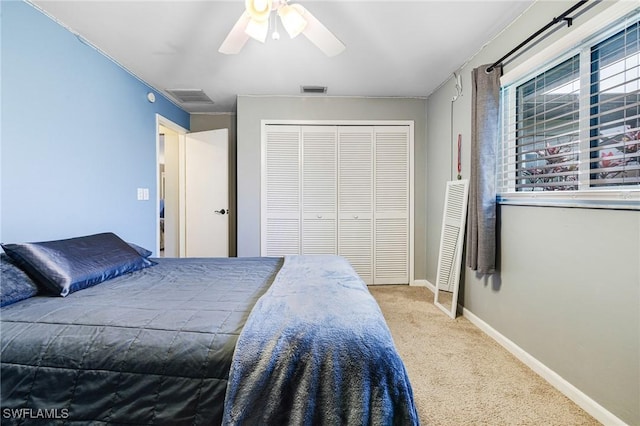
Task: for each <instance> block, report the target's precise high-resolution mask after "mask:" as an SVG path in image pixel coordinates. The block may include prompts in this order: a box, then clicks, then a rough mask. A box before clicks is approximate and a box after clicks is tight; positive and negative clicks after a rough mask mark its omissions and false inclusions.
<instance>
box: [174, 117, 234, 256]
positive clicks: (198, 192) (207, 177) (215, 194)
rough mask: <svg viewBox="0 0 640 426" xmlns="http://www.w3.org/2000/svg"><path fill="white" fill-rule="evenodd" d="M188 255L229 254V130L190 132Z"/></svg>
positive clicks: (186, 249) (187, 204)
mask: <svg viewBox="0 0 640 426" xmlns="http://www.w3.org/2000/svg"><path fill="white" fill-rule="evenodd" d="M185 145H186V147H185V151H186V153H185V215H186V217H185V255H186V256H187V257H227V256H229V214H228V211H229V153H228V151H229V137H228V131H227V129H221V130H208V131H206V132H194V133H188V134H187V135H186V144H185Z"/></svg>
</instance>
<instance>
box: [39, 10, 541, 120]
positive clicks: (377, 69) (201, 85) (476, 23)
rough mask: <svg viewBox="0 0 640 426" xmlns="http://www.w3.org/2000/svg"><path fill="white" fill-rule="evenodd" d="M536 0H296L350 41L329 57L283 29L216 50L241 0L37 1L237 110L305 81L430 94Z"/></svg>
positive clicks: (137, 69) (113, 47) (223, 108)
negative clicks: (245, 100) (243, 98)
mask: <svg viewBox="0 0 640 426" xmlns="http://www.w3.org/2000/svg"><path fill="white" fill-rule="evenodd" d="M533 1H534V0H498V1H481V0H475V1H474V0H469V1H447V0H441V1H428V0H426V1H418V0H414V1H393V0H386V1H384V0H373V1H363V0H357V1H356V0H343V1H339V0H322V1H320V0H316V1H305V0H295V1H294V0H292V2H294V3H300V4H302V5H304V6H305V7H306V8H307V9H308V10H309V11H310V12H311V13H312V14H313V15H314V16H315V17H316V18H318V19H319V20H320V21H321V22H322V23H323V24H324V25H325V26H326V27H327V28H328V29H329V30H330V31H332V32H333V33H334V34H335V35H336V36H337V37H338V38H339V39H340V40H341V41H342V42H343V43H344V44H345V45H346V47H347V48H346V50H345V51H344V52H343V53H341V54H340V55H338V56H335V57H331V58H329V57H326V56H325V55H324V54H323V53H322V52H321V51H320V50H318V49H317V48H316V47H315V46H314V45H313V44H311V42H309V40H307V39H306V38H305V37H303V36H299V37H297V38H295V39H293V40H291V39H289V37H288V36H287V35H286V33H285V32H284V31H281V33H282V37H281V38H280V40H278V41H274V40H272V39H271V38H270V37H269V38H268V39H267V42H266V43H265V44H264V45H263V44H261V43H260V42H257V41H255V40H252V39H250V40H249V41H248V42H247V44H246V45H245V46H244V48H243V50H242V51H241V52H240V54H238V55H223V54H221V53H218V47H219V46H220V44H221V43H222V41H223V40H224V38H225V37H226V35H227V33H228V32H229V30H230V29H231V27H232V26H233V25H234V24H235V22H236V21H237V19H238V18H239V16H240V15H241V14H242V12H243V11H244V2H243V1H242V0H227V1H221V0H206V1H205V0H174V1H168V0H158V1H149V0H142V1H113V0H111V1H98V0H75V1H54V0H33V1H32V3H33V4H35V5H36V6H37V7H39V8H41V9H42V10H44V11H45V12H46V13H47V14H49V15H50V16H52V17H54V18H55V19H56V20H58V21H59V22H60V23H61V24H62V25H64V26H66V27H68V28H69V29H70V30H71V31H72V32H74V33H77V34H79V35H80V36H82V38H84V39H86V40H87V41H88V42H89V43H91V44H93V45H94V46H96V47H97V48H98V49H100V50H101V51H103V52H104V53H106V54H107V55H108V56H110V57H111V58H113V59H114V60H115V61H116V62H118V63H120V64H121V65H122V66H123V67H125V68H126V69H128V70H129V71H131V72H132V73H133V74H135V75H136V76H138V77H139V78H140V79H141V80H143V81H145V82H146V83H148V84H149V85H151V86H152V87H154V88H155V89H157V90H159V91H165V90H167V89H202V90H204V92H205V93H206V94H207V95H208V96H209V97H210V98H211V99H213V101H214V104H212V105H197V104H179V102H177V101H176V103H177V104H179V105H180V106H181V107H182V108H184V109H185V110H187V111H189V112H234V111H235V108H236V96H237V95H300V86H302V85H319V86H328V92H327V95H330V96H373V97H388V96H396V97H426V96H428V95H429V94H430V93H432V92H433V91H434V90H435V89H436V88H438V86H440V85H441V84H442V83H443V82H444V81H446V80H447V79H448V78H449V77H450V76H451V75H452V73H453V72H455V71H456V70H458V69H459V68H460V67H461V66H462V65H463V64H464V63H465V62H466V61H467V60H468V59H469V58H471V57H472V56H473V55H474V54H476V53H477V52H478V51H479V50H480V49H481V48H482V46H483V45H484V44H485V43H487V42H488V41H489V40H491V39H492V38H493V37H494V36H495V35H496V34H498V33H499V32H500V31H501V30H502V29H504V28H505V27H506V26H508V25H509V24H510V23H511V22H512V21H513V20H514V19H515V18H516V17H518V16H519V15H520V14H521V13H522V12H523V11H524V10H525V9H527V8H528V7H529V6H530V5H531V4H532V3H533ZM520 41H521V40H514V45H515V44H517V43H518V42H520ZM505 53H506V52H505ZM496 59H498V58H496ZM315 96H323V95H315Z"/></svg>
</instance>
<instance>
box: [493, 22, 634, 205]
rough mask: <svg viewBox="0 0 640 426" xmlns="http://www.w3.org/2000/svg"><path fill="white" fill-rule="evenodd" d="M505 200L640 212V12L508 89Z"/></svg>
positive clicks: (501, 183)
mask: <svg viewBox="0 0 640 426" xmlns="http://www.w3.org/2000/svg"><path fill="white" fill-rule="evenodd" d="M501 101H502V106H501V108H502V111H501V120H502V125H501V134H502V138H501V139H502V140H501V146H502V149H501V151H500V152H501V153H502V154H501V156H500V157H501V158H500V159H499V169H498V192H499V199H500V201H503V202H509V201H510V200H515V199H521V200H522V199H523V198H524V199H546V200H547V201H549V200H556V201H558V200H560V201H563V202H567V201H570V202H572V203H574V202H576V200H579V201H580V202H581V203H585V202H586V205H589V206H593V205H596V204H597V203H598V202H602V201H606V205H607V206H629V207H631V208H640V202H639V201H640V14H638V13H637V12H636V13H635V14H634V16H633V17H632V18H627V19H626V20H625V23H624V24H619V25H618V26H617V28H616V29H615V30H613V31H610V32H608V33H607V35H606V36H605V37H604V38H602V37H601V38H600V39H593V40H592V41H590V42H587V43H583V44H582V45H581V46H580V47H579V48H577V49H575V50H574V51H572V52H569V54H568V55H566V56H564V57H562V58H560V59H559V60H557V61H555V62H554V63H552V64H551V65H550V66H547V67H545V68H543V69H542V70H539V71H537V72H536V73H535V74H533V75H530V76H528V77H526V78H525V79H523V80H520V81H519V82H515V83H513V84H510V85H508V86H504V87H503V88H502V91H501Z"/></svg>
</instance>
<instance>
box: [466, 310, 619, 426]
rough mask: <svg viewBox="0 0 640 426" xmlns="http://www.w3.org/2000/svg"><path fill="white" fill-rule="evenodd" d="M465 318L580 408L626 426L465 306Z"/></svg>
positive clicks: (608, 423)
mask: <svg viewBox="0 0 640 426" xmlns="http://www.w3.org/2000/svg"><path fill="white" fill-rule="evenodd" d="M462 313H463V315H464V317H465V318H467V319H468V320H469V321H470V322H471V323H472V324H474V325H475V326H476V327H478V328H479V329H480V330H482V331H483V332H484V333H485V334H487V335H488V336H489V337H491V338H492V339H493V340H495V341H496V342H498V343H499V344H500V345H501V346H502V347H504V348H505V349H506V350H507V351H509V352H510V353H511V354H512V355H514V356H515V357H516V358H518V359H519V360H520V361H522V362H523V363H524V364H525V365H526V366H527V367H529V368H531V369H532V370H533V371H534V372H536V373H537V374H538V375H539V376H541V377H542V378H543V379H545V380H546V381H547V382H549V383H550V384H551V385H552V386H553V387H554V388H556V389H558V390H559V391H560V392H561V393H562V394H564V395H565V396H566V397H567V398H569V399H570V400H572V401H573V402H575V403H576V404H577V405H578V406H579V407H580V408H582V409H583V410H584V411H586V412H587V413H589V414H590V415H591V416H593V417H594V418H595V419H596V420H598V421H599V422H600V423H602V424H603V425H606V426H626V423H625V422H623V421H622V420H620V419H619V418H618V417H616V416H615V415H614V414H612V413H611V412H610V411H608V410H607V409H605V408H604V407H603V406H601V405H600V404H598V403H597V402H595V401H594V400H593V399H591V398H589V397H588V396H587V395H586V394H585V393H584V392H582V391H581V390H579V389H578V388H576V387H575V386H573V385H572V384H571V383H569V382H568V381H566V380H565V379H563V378H562V377H561V376H560V375H558V373H556V372H555V371H553V370H551V369H550V368H549V367H547V366H546V365H544V364H543V363H542V362H540V361H538V360H537V359H536V358H534V357H533V356H531V355H530V354H529V353H528V352H526V351H525V350H524V349H522V348H521V347H520V346H518V345H516V344H515V343H513V342H512V341H511V340H509V339H508V338H506V337H505V336H503V335H502V334H500V333H499V332H498V331H497V330H495V329H494V328H493V327H491V326H490V325H489V324H487V323H486V322H484V321H483V320H481V319H480V318H478V317H477V316H476V315H474V314H473V313H472V312H471V311H469V310H468V309H466V308H463V311H462Z"/></svg>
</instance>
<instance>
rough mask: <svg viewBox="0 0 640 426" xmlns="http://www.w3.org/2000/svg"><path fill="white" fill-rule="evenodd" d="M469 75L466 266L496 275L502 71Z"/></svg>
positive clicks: (483, 71) (479, 71)
mask: <svg viewBox="0 0 640 426" xmlns="http://www.w3.org/2000/svg"><path fill="white" fill-rule="evenodd" d="M489 66H490V65H483V66H481V67H478V68H475V69H474V70H473V72H472V94H471V105H472V111H471V114H472V118H471V176H470V179H469V209H468V213H469V214H468V218H467V255H466V259H467V266H468V267H469V268H471V269H472V270H474V271H477V272H478V273H481V274H491V273H494V272H495V271H496V158H497V154H496V150H497V147H498V117H499V111H500V110H499V107H500V76H501V75H502V67H501V66H497V67H495V68H494V69H493V70H492V71H491V72H486V70H487V68H489Z"/></svg>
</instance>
